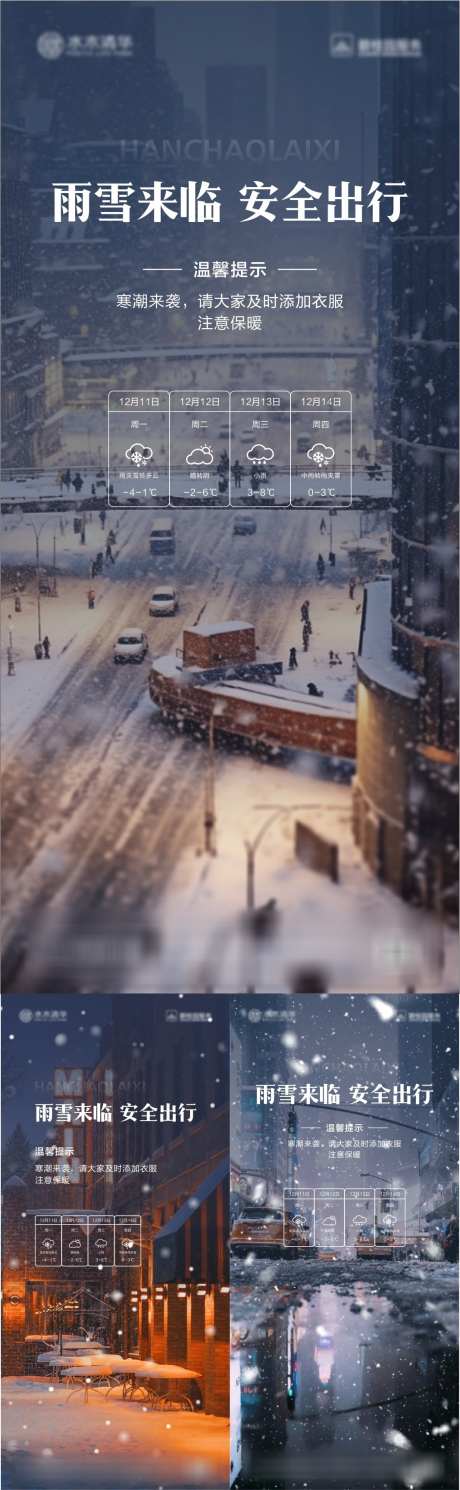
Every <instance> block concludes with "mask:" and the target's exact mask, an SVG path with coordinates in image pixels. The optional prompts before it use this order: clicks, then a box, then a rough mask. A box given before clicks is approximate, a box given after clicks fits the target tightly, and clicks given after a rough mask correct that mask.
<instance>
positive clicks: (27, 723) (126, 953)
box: [2, 511, 418, 992]
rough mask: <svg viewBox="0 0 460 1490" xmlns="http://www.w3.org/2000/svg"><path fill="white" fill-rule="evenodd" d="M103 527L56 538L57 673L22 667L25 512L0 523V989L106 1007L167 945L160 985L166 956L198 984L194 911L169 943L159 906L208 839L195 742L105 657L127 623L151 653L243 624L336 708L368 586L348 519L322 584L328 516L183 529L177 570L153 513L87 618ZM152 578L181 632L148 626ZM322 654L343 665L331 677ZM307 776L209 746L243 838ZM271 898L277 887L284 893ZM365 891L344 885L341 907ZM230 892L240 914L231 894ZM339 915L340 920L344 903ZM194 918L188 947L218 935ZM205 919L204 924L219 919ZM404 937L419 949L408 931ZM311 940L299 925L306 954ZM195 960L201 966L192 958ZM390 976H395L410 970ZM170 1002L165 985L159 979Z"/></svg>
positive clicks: (53, 664) (119, 545)
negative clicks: (168, 595)
mask: <svg viewBox="0 0 460 1490" xmlns="http://www.w3.org/2000/svg"><path fill="white" fill-rule="evenodd" d="M111 521H112V519H111V517H110V514H108V516H107V522H106V528H105V532H104V533H102V530H101V527H100V523H99V519H98V517H97V516H94V517H93V520H92V522H88V525H87V530H86V544H85V545H82V544H81V542H80V539H79V536H78V535H75V534H74V532H73V522H72V520H71V519H70V518H66V519H65V520H63V524H62V529H61V527H60V526H59V525H58V527H57V530H56V540H57V573H58V596H57V598H50V597H47V596H46V597H43V599H42V634H45V633H47V634H48V635H49V636H50V640H51V657H50V660H49V661H46V660H42V661H41V662H37V661H35V659H34V657H33V643H34V641H35V639H36V630H35V627H36V594H35V581H34V576H33V568H32V567H31V565H32V554H33V533H32V532H31V530H30V527H29V525H28V522H27V521H26V520H24V521H22V520H21V519H19V518H18V517H17V516H13V517H10V518H8V519H5V522H4V541H3V563H4V569H5V576H6V578H5V594H4V600H3V609H4V617H5V616H6V617H7V616H8V615H10V614H12V612H13V585H14V582H15V575H16V571H17V570H18V569H19V570H21V571H23V572H24V574H25V576H26V588H25V591H24V594H23V596H22V611H21V614H20V615H19V616H16V615H15V614H14V612H13V614H12V621H13V627H14V652H15V669H16V671H15V676H14V677H8V675H7V668H6V645H7V642H8V623H7V625H6V627H5V626H4V634H3V639H4V646H5V654H4V656H3V659H2V665H3V676H2V685H3V720H4V724H3V732H4V760H5V779H4V794H3V803H4V807H3V813H4V816H3V843H4V865H5V874H4V939H5V940H4V944H5V986H6V987H7V988H9V989H15V990H16V991H22V992H26V991H29V992H32V991H33V992H38V991H40V990H43V991H44V990H45V989H46V990H47V991H48V992H49V991H50V988H53V987H59V989H60V990H61V991H62V990H63V989H64V990H65V989H67V990H69V991H91V989H93V990H96V989H98V988H102V990H105V991H111V992H113V991H116V990H117V989H120V990H122V989H124V988H126V987H130V986H131V980H132V976H133V969H134V968H135V969H136V979H135V981H136V986H141V987H143V986H144V984H143V978H142V976H141V977H140V976H139V967H140V966H143V967H144V968H146V969H147V976H148V978H150V970H149V965H150V959H151V957H152V958H153V959H154V961H155V963H156V968H157V974H156V979H157V981H158V977H159V978H160V981H161V977H162V976H163V973H164V975H165V978H166V972H167V969H166V965H163V963H162V957H163V943H164V941H165V942H166V944H167V945H166V956H167V960H168V967H169V969H170V967H171V958H172V957H175V951H174V948H176V950H177V971H176V984H177V980H179V983H180V985H181V986H183V987H187V986H188V985H189V982H190V977H191V974H190V970H187V966H186V962H187V959H186V955H185V952H186V949H184V937H183V931H184V926H186V922H187V917H189V916H190V906H189V907H188V908H186V907H185V905H184V904H183V902H182V901H181V897H180V895H179V896H178V899H177V915H176V917H175V925H174V932H173V943H172V942H171V915H170V908H166V907H165V912H164V914H163V906H164V905H165V893H166V891H167V887H168V884H169V883H170V881H171V876H172V874H173V872H176V873H177V872H179V875H180V878H181V883H182V886H184V879H185V880H186V881H187V885H188V887H189V888H190V889H191V890H192V891H194V887H195V881H196V872H195V871H196V868H197V866H198V869H201V866H202V863H203V861H202V860H197V859H196V852H197V851H199V850H200V849H201V848H202V841H203V829H202V817H203V800H204V779H205V772H206V750H205V748H204V747H203V746H202V745H200V744H197V742H196V741H195V740H192V739H191V738H190V737H188V736H182V735H180V734H171V733H169V732H168V731H167V729H166V727H165V726H164V725H163V723H162V722H161V721H160V720H159V717H158V715H157V714H156V712H155V710H154V708H153V706H152V705H151V702H150V699H149V695H148V688H147V675H148V662H147V661H146V662H145V663H144V664H143V665H142V666H141V667H137V666H131V667H123V668H115V667H114V665H113V660H112V644H113V641H114V639H115V637H116V635H117V634H118V632H119V630H120V627H121V626H127V625H141V626H143V627H145V629H146V631H147V634H148V637H149V642H150V649H151V654H152V655H158V654H161V653H164V652H166V651H170V650H174V648H176V647H178V646H180V645H181V637H182V629H183V626H184V624H193V623H194V622H195V621H197V620H198V619H202V618H203V616H204V617H205V619H206V620H207V621H215V620H216V621H217V620H228V619H242V620H246V621H252V622H254V623H255V626H256V637H257V643H258V645H259V646H260V647H261V648H262V649H263V650H264V651H268V652H271V653H272V654H275V655H277V656H280V657H281V658H282V659H283V661H284V663H285V665H286V662H287V657H288V651H289V647H290V646H291V645H292V644H295V645H297V647H298V657H299V668H298V671H297V673H296V675H295V678H296V686H300V687H302V686H303V685H304V684H305V686H306V683H307V681H309V680H315V681H316V682H317V685H319V686H320V687H321V688H322V689H324V694H325V697H326V698H327V697H329V696H330V697H331V699H333V700H334V701H336V700H337V699H338V698H341V697H343V695H344V692H345V691H346V690H347V688H349V687H350V685H351V684H352V683H353V679H354V676H355V674H354V663H353V652H354V651H355V650H356V648H357V639H358V631H359V623H360V608H361V599H362V589H361V587H360V586H359V585H358V586H357V587H356V589H355V592H354V595H353V597H352V598H351V597H350V595H349V592H348V579H349V576H350V561H349V557H348V547H349V546H351V547H354V545H355V544H356V541H357V538H358V537H359V518H358V517H357V516H356V514H347V515H346V516H344V515H342V516H338V517H337V518H336V519H335V520H334V545H335V548H336V553H337V559H336V565H335V568H333V569H332V568H330V569H329V568H326V576H325V579H324V582H323V583H321V584H320V583H318V578H317V572H316V560H317V555H318V552H321V551H323V553H325V554H326V555H327V547H328V541H329V539H328V538H327V540H326V537H325V535H324V531H323V532H321V530H320V524H321V515H320V514H319V513H315V514H310V515H306V514H304V513H295V512H291V513H289V514H281V513H276V512H265V513H260V514H258V520H257V521H258V527H257V535H256V536H255V537H254V536H250V537H247V538H241V537H235V536H233V523H232V518H231V514H230V515H229V514H228V513H222V514H220V513H209V512H203V511H196V512H194V513H185V512H184V513H179V514H176V517H175V522H176V534H177V544H176V555H175V557H172V558H171V559H170V560H166V559H163V560H162V561H161V563H160V564H158V561H155V560H154V559H152V557H151V555H150V552H149V530H150V526H151V515H150V514H149V513H144V514H140V513H139V512H138V513H135V514H134V513H131V512H127V513H125V514H123V515H122V516H121V517H120V519H119V528H118V531H117V535H116V546H115V552H116V554H117V558H116V563H115V564H114V565H113V566H112V565H110V564H108V565H106V566H105V572H104V576H103V577H102V578H101V579H98V580H96V581H95V582H94V588H95V590H96V605H95V609H94V611H90V610H89V609H88V605H87V589H88V585H89V583H90V581H89V579H88V570H89V561H90V559H91V558H92V557H93V556H94V554H95V553H96V552H97V551H98V549H99V548H104V546H105V541H106V538H107V532H108V529H109V527H110V523H111ZM373 521H374V522H375V521H376V520H375V519H374V520H373ZM53 531H54V520H53V519H52V520H51V522H50V524H48V523H47V526H46V530H45V532H44V534H43V535H42V538H41V551H42V552H43V555H44V558H45V562H46V557H47V551H50V550H51V543H52V536H53ZM378 541H379V533H377V542H378ZM47 567H48V568H49V565H48V566H47ZM160 577H163V578H165V579H166V578H168V579H171V578H173V579H174V581H175V583H176V586H177V589H178V592H179V602H180V609H179V613H178V615H177V616H176V617H172V618H164V619H156V620H151V619H149V616H148V600H149V596H150V594H151V591H152V588H153V585H154V583H155V581H156V580H157V579H158V578H160ZM306 596H308V597H309V600H310V617H311V622H312V627H313V634H312V637H311V640H310V647H309V651H308V652H307V653H306V654H305V653H303V651H302V646H301V621H300V604H301V602H302V601H303V600H304V598H305V597H306ZM331 648H333V649H334V650H335V651H336V652H337V653H338V654H339V656H340V658H341V661H340V662H339V663H336V664H335V665H334V666H333V667H332V668H331V667H330V665H329V652H330V650H331ZM290 677H291V675H290V674H289V673H287V674H286V678H287V679H288V680H290ZM280 686H282V681H281V684H280ZM308 759H309V761H310V764H308ZM311 761H312V758H311V757H310V758H306V762H307V766H305V763H304V764H302V761H301V762H300V767H299V766H298V765H297V766H296V763H295V762H293V763H292V764H291V766H288V765H286V763H284V764H280V765H278V766H274V767H269V768H267V767H265V766H264V765H263V764H262V763H260V762H257V761H256V760H255V759H254V757H251V758H242V757H239V758H238V759H235V758H233V757H232V756H231V755H230V756H229V754H228V752H226V751H224V750H220V751H218V752H217V754H216V778H217V792H218V793H219V791H220V786H221V784H222V791H223V793H224V798H223V800H224V801H225V803H226V804H228V803H229V801H230V797H231V791H230V796H229V789H230V788H231V786H232V782H233V784H234V787H235V794H234V803H233V808H232V814H233V816H234V805H235V801H237V802H238V803H239V802H241V803H242V804H243V802H244V809H245V812H244V817H245V821H244V829H245V831H246V829H247V828H248V826H250V825H251V824H250V813H251V805H252V802H253V801H254V802H255V803H259V802H262V803H263V802H264V801H265V800H267V801H269V802H270V803H271V802H272V801H273V793H275V794H276V795H275V801H276V802H278V801H279V804H280V806H282V805H283V804H284V802H285V800H286V797H288V799H289V800H291V801H292V800H295V801H299V800H300V801H302V800H303V796H304V790H305V779H304V777H305V769H307V770H308V771H311V770H313V774H314V775H315V773H316V774H317V771H316V768H315V767H314V764H313V766H312V764H311ZM245 762H246V763H245ZM267 770H268V773H269V777H268V776H267V774H266V772H267ZM299 770H300V776H299ZM321 773H322V779H321V781H320V783H319V784H320V788H321V789H320V792H319V793H318V790H317V789H316V788H317V787H318V782H316V786H315V793H316V795H315V800H316V798H318V806H320V805H321V808H323V807H324V803H325V801H326V802H327V801H329V798H330V807H331V809H332V810H331V811H330V812H329V819H331V837H334V836H337V834H340V833H341V831H342V830H341V828H340V823H341V824H342V827H343V823H344V822H345V823H346V824H347V827H346V833H347V837H348V842H349V845H350V846H351V835H350V830H349V813H350V788H349V778H348V780H347V778H345V779H344V780H343V781H342V784H340V782H339V783H334V784H333V783H332V782H331V781H330V780H329V779H328V771H327V768H325V767H324V766H322V767H321ZM269 778H270V779H269ZM307 784H308V783H307ZM299 791H300V797H299ZM266 793H268V795H266ZM319 799H321V801H320V800H319ZM336 799H337V809H338V817H337V823H335V824H334V811H333V808H334V804H335V803H336ZM246 809H248V812H249V817H248V818H247V812H246ZM227 818H228V832H227V839H228V846H229V847H230V850H231V843H230V839H231V826H232V823H231V816H230V817H229V815H228V813H227V806H226V807H225V812H224V814H223V821H222V827H223V829H224V837H223V838H222V836H221V842H220V849H222V850H225V846H226V844H225V824H226V820H227ZM246 818H247V820H246ZM274 848H276V852H277V858H278V864H277V868H278V870H279V871H280V872H281V881H282V880H283V875H284V870H283V866H282V862H281V863H280V858H279V853H278V845H277V840H276V837H275V838H273V839H272V842H271V849H272V853H273V849H274ZM184 855H185V857H184ZM354 863H355V869H354V875H355V879H356V876H358V879H359V878H361V882H362V887H363V888H366V887H369V888H370V889H372V893H373V895H375V897H376V901H378V900H379V896H380V897H381V899H382V905H383V901H384V900H385V934H388V936H389V937H390V939H391V934H392V929H394V937H395V938H396V940H397V941H398V942H399V940H400V936H401V923H400V909H401V908H400V903H399V902H398V901H397V900H396V898H394V897H392V896H391V895H389V893H388V892H385V891H383V890H381V889H380V887H379V886H377V885H375V884H374V882H373V881H372V880H371V879H370V876H369V875H368V872H367V871H366V870H365V869H364V868H361V866H360V865H359V861H358V856H357V855H356V854H355V855H354ZM306 873H307V872H306V871H302V874H303V875H304V876H305V874H306ZM311 878H313V877H312V876H311ZM173 883H174V886H175V888H174V898H175V896H176V891H177V884H176V883H175V882H173ZM261 888H262V887H261ZM264 888H265V887H264ZM278 888H281V890H282V883H281V885H280V886H278ZM315 888H316V889H317V888H318V877H317V876H316V877H315ZM357 888H359V886H358V885H355V884H354V882H353V884H352V885H351V887H350V894H351V896H353V894H354V893H355V889H357ZM302 893H303V889H302ZM229 894H230V903H231V883H230V880H229ZM219 895H221V891H219ZM291 898H292V897H290V899H291ZM360 905H361V902H360ZM238 906H239V900H238V901H237V908H238ZM393 907H394V922H393V920H392V917H393ZM343 909H344V913H345V912H346V914H347V915H348V914H349V907H347V906H346V905H345V902H344V907H343ZM195 910H196V926H197V930H198V935H199V936H200V937H201V935H202V934H203V937H204V938H205V940H206V938H207V937H208V935H209V936H210V937H211V939H212V938H213V936H215V932H216V931H217V930H218V928H219V925H220V910H221V906H219V907H217V911H218V914H217V913H216V917H215V924H214V925H209V921H208V923H207V924H205V926H204V930H203V918H202V910H203V907H195ZM204 910H205V911H206V914H207V916H208V918H209V913H210V910H211V907H210V905H209V904H208V906H205V907H204ZM194 914H195V911H194ZM211 914H212V913H211ZM408 914H410V913H408ZM414 933H415V936H417V935H418V927H417V930H415V923H414ZM302 934H303V932H302V929H301V940H302ZM306 939H307V928H306V929H305V941H306ZM179 954H180V955H179ZM191 954H192V961H193V963H194V964H195V962H196V947H195V946H194V947H193V949H191ZM158 969H159V972H158ZM193 976H195V973H193ZM231 976H232V978H233V976H234V975H233V972H232V974H231ZM280 976H281V978H282V976H283V975H282V971H281V970H280ZM353 976H354V974H353ZM398 976H400V977H401V980H403V978H404V976H405V969H404V970H403V971H402V972H401V973H400V974H399V971H398ZM151 981H152V986H153V980H151ZM157 981H156V982H155V986H157ZM367 984H368V966H366V965H364V964H363V965H362V978H361V981H360V979H359V974H358V977H357V981H356V984H355V986H362V987H363V988H364V987H367ZM166 986H167V987H168V988H169V987H170V986H171V985H170V979H169V973H168V977H167V981H166ZM232 986H233V984H232ZM239 986H245V984H244V976H243V981H242V983H241V984H240V979H239V977H238V982H237V985H235V991H236V988H237V987H239ZM270 986H271V985H270ZM392 986H394V984H392ZM402 986H403V987H404V986H406V984H405V982H404V981H402Z"/></svg>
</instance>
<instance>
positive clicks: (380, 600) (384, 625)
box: [359, 579, 418, 699]
mask: <svg viewBox="0 0 460 1490" xmlns="http://www.w3.org/2000/svg"><path fill="white" fill-rule="evenodd" d="M359 668H360V670H362V672H363V673H365V674H366V677H367V678H369V679H370V681H371V682H373V683H378V684H380V686H381V688H389V689H391V692H392V693H399V694H400V695H401V696H403V697H404V698H407V699H416V698H417V695H418V680H417V678H416V677H415V676H414V674H413V673H409V672H405V670H404V668H402V667H399V666H398V663H397V662H395V660H394V657H393V650H392V635H391V580H390V579H378V580H373V581H372V582H371V583H370V584H368V585H366V598H365V605H364V611H363V623H362V628H361V636H360V643H359Z"/></svg>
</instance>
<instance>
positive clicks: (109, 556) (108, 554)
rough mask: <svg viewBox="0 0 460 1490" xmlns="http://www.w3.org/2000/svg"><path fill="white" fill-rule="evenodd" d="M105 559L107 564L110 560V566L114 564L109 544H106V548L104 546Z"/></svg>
mask: <svg viewBox="0 0 460 1490" xmlns="http://www.w3.org/2000/svg"><path fill="white" fill-rule="evenodd" d="M105 557H106V562H107V563H108V562H109V559H110V563H111V564H114V563H115V559H114V557H113V553H112V544H111V543H106V546H105Z"/></svg>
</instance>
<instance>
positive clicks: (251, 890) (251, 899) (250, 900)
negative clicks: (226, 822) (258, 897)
mask: <svg viewBox="0 0 460 1490" xmlns="http://www.w3.org/2000/svg"><path fill="white" fill-rule="evenodd" d="M244 847H245V849H246V910H247V911H253V910H254V905H255V883H254V881H255V867H256V853H255V848H254V844H253V843H250V842H249V840H248V839H245V844H244Z"/></svg>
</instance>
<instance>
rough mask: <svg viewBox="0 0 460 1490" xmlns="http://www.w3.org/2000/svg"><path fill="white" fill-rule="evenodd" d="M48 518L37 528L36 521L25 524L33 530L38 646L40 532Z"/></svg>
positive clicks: (40, 632) (39, 625) (39, 640)
mask: <svg viewBox="0 0 460 1490" xmlns="http://www.w3.org/2000/svg"><path fill="white" fill-rule="evenodd" d="M50 520H51V519H50V518H49V517H47V518H45V521H44V522H43V523H41V524H40V527H39V528H37V526H36V523H34V522H27V523H26V524H25V527H26V528H33V531H34V534H35V569H36V575H37V629H38V637H37V640H38V645H39V647H41V644H42V615H41V604H40V538H41V534H42V532H43V529H44V528H46V526H47V523H49V522H50Z"/></svg>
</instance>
